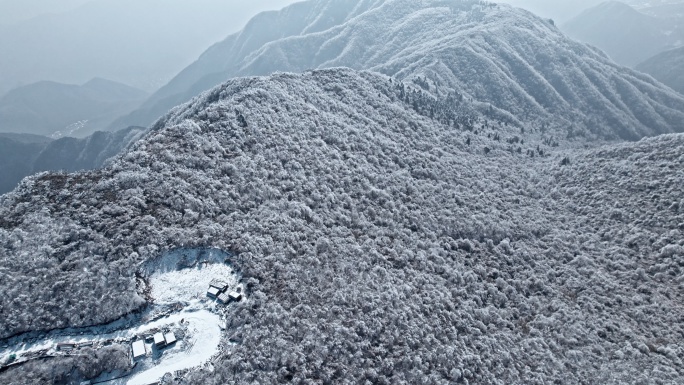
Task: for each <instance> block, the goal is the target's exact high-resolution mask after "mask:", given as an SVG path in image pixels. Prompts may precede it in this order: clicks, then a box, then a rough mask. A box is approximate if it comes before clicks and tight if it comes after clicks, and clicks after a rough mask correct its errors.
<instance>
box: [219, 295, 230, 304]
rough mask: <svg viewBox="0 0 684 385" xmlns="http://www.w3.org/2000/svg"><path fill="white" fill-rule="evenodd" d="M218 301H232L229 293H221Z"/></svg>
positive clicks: (223, 302)
mask: <svg viewBox="0 0 684 385" xmlns="http://www.w3.org/2000/svg"><path fill="white" fill-rule="evenodd" d="M218 301H219V302H220V303H222V304H224V305H226V304H227V303H229V302H230V296H228V293H221V294H220V295H219V296H218Z"/></svg>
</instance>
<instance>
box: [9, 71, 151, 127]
mask: <svg viewBox="0 0 684 385" xmlns="http://www.w3.org/2000/svg"><path fill="white" fill-rule="evenodd" d="M148 96H149V94H147V93H146V92H144V91H141V90H138V89H136V88H133V87H129V86H127V85H124V84H121V83H116V82H112V81H109V80H105V79H92V80H90V81H88V82H87V83H85V84H83V85H72V84H61V83H55V82H47V81H44V82H39V83H35V84H31V85H28V86H24V87H20V88H17V89H14V90H12V91H10V92H9V93H7V94H6V95H4V96H3V97H2V98H0V132H15V133H28V134H38V135H45V136H51V137H53V138H59V137H62V136H77V137H85V136H88V135H90V134H92V133H93V132H94V131H96V130H97V129H100V130H102V129H105V128H107V127H108V126H109V125H110V124H111V123H112V121H113V120H115V119H116V118H117V117H118V116H121V115H122V114H127V113H130V112H131V111H132V110H134V109H135V108H136V107H138V106H139V105H140V104H141V103H142V102H143V101H144V100H145V99H146V98H147V97H148Z"/></svg>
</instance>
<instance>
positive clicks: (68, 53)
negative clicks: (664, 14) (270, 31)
mask: <svg viewBox="0 0 684 385" xmlns="http://www.w3.org/2000/svg"><path fill="white" fill-rule="evenodd" d="M297 1H298V0H0V52H3V53H5V58H4V60H2V61H0V95H2V94H3V93H4V92H7V91H8V90H10V89H12V88H14V87H17V86H20V85H24V84H29V83H32V82H36V81H40V80H53V81H59V82H65V83H82V82H85V81H87V80H89V79H91V78H92V77H96V76H97V77H105V78H108V79H111V80H116V81H120V82H123V83H126V84H129V85H133V86H136V87H139V88H143V89H145V90H148V91H152V90H154V89H155V88H156V87H159V86H161V85H162V84H164V83H166V82H167V81H168V80H169V79H170V78H171V77H172V76H173V75H175V74H176V73H178V71H180V70H181V69H183V68H184V67H185V66H187V65H188V64H190V63H191V62H192V61H194V60H195V59H197V57H198V56H199V55H200V54H201V53H202V52H203V51H204V50H206V49H207V48H208V47H209V46H210V45H211V44H213V43H215V42H217V41H220V40H222V39H224V38H225V37H227V36H228V35H229V34H231V33H234V32H237V31H238V30H239V29H240V28H242V27H243V26H244V24H245V23H246V22H247V21H248V20H249V19H250V18H251V17H252V16H254V15H255V14H256V13H258V12H261V11H264V10H272V9H280V8H283V7H285V6H287V5H289V4H291V3H294V2H297ZM347 1H356V0H347ZM624 1H625V2H631V3H634V2H639V1H641V2H646V1H648V2H652V3H655V2H658V1H664V0H624ZM668 1H673V0H668ZM501 2H506V3H510V4H513V5H515V6H519V7H523V8H526V9H528V10H530V11H532V12H534V13H536V14H538V15H540V16H543V17H547V18H553V19H554V20H555V21H556V23H557V24H558V25H561V24H563V23H564V22H566V21H567V20H568V19H570V18H571V17H573V16H575V15H577V14H578V13H580V12H581V11H582V10H584V9H586V8H588V7H591V6H594V5H596V4H598V3H600V2H602V0H501ZM3 26H4V27H3ZM133 42H135V43H136V44H132V43H133Z"/></svg>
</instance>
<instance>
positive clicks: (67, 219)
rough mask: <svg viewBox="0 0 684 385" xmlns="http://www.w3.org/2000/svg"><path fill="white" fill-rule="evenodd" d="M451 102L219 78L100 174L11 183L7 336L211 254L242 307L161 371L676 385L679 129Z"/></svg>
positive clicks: (364, 82) (374, 90) (368, 81)
mask: <svg viewBox="0 0 684 385" xmlns="http://www.w3.org/2000/svg"><path fill="white" fill-rule="evenodd" d="M397 12H401V10H397ZM450 97H452V98H453V97H454V96H453V95H451V96H450ZM447 98H449V96H443V98H433V97H432V96H431V95H429V94H428V93H427V92H425V91H422V89H421V88H420V87H418V86H412V85H410V84H404V83H400V82H398V81H397V80H396V79H391V78H388V77H384V76H380V75H376V74H373V73H367V72H360V73H359V72H355V71H353V70H349V69H332V70H324V71H314V72H307V73H305V74H303V75H293V74H279V75H274V76H272V77H266V78H247V79H237V80H231V81H229V82H227V83H225V84H223V85H221V86H220V87H217V88H215V89H213V90H211V91H209V92H206V93H204V94H202V95H201V96H200V97H198V98H196V99H194V100H193V101H191V102H190V103H188V104H186V105H183V106H180V107H178V108H176V109H174V110H173V111H172V113H171V114H169V115H168V116H166V117H165V118H164V119H162V120H161V121H159V122H157V124H156V125H155V127H154V129H153V130H152V131H151V132H149V133H148V134H147V135H146V137H145V138H143V139H142V140H140V141H138V142H137V143H136V144H135V145H134V146H133V147H132V148H131V149H130V150H129V151H128V152H126V153H125V154H123V155H121V156H120V157H119V158H118V159H117V160H116V161H115V162H114V164H112V165H110V166H109V167H107V168H105V169H102V170H98V171H92V172H87V173H78V174H71V175H64V174H41V175H38V176H35V177H31V178H29V179H27V180H25V181H24V182H23V183H22V184H21V186H20V187H19V188H18V189H17V190H16V191H14V192H12V193H10V194H8V195H5V196H2V197H0V258H2V260H3V261H5V262H4V263H3V265H2V267H0V269H1V270H0V278H1V279H0V284H1V285H2V287H1V289H2V292H3V293H4V295H3V296H2V297H0V305H2V306H0V311H1V312H2V313H1V314H0V331H2V333H3V336H5V337H6V336H9V335H12V334H15V333H20V332H24V331H28V330H40V329H52V328H57V327H66V326H83V325H91V324H97V323H103V322H108V321H111V320H114V319H116V318H118V317H120V316H122V315H124V314H127V313H129V312H131V311H134V310H135V309H138V308H139V307H140V306H142V305H143V297H141V295H139V294H140V293H138V292H137V290H136V287H137V286H136V273H137V272H139V267H140V266H142V263H143V262H144V261H147V260H149V259H152V258H155V257H157V256H158V255H160V254H161V253H163V251H165V250H171V249H174V248H178V247H195V246H199V247H216V248H220V249H223V250H230V251H232V252H234V253H235V258H234V260H233V261H232V262H233V263H234V264H235V265H236V266H238V268H239V269H240V272H241V274H242V276H243V279H244V282H245V284H246V290H247V294H248V295H249V298H250V299H249V301H245V302H244V303H240V304H237V305H236V306H234V307H232V308H231V309H230V310H229V311H228V313H227V319H228V320H229V322H227V325H226V326H227V330H226V337H225V338H224V339H223V340H222V343H221V344H222V347H221V353H220V354H219V355H217V356H215V357H214V358H213V359H212V364H211V365H206V366H204V367H202V368H197V369H195V370H192V371H190V372H187V373H184V374H183V375H182V377H181V378H179V379H178V380H177V381H174V382H173V383H193V384H226V383H250V384H270V383H284V382H289V381H291V382H295V383H297V382H304V381H305V380H309V381H311V380H314V381H318V382H321V383H364V382H370V383H380V384H382V383H386V384H416V383H422V384H452V383H459V382H460V383H469V384H514V383H524V384H547V383H601V384H622V383H681V382H682V381H684V363H682V359H681V357H682V354H684V345H683V344H682V339H681V336H682V333H684V329H683V328H684V325H682V324H681V322H680V320H681V319H682V317H683V316H684V313H683V311H682V307H681V306H680V304H681V303H682V300H683V299H684V298H682V293H683V291H682V286H681V285H682V282H684V276H683V275H682V261H683V258H684V243H683V242H682V239H684V237H683V234H682V232H683V231H684V227H682V223H684V201H682V196H681V186H682V185H683V184H684V174H682V171H681V170H683V169H684V157H683V156H682V154H684V136H683V135H681V134H679V135H664V136H660V137H657V138H653V139H647V140H642V141H640V142H637V143H630V144H618V145H611V146H605V147H595V148H586V149H574V150H573V149H572V147H573V146H581V147H584V146H585V145H586V144H587V143H586V142H584V141H579V142H575V141H565V140H564V139H559V143H552V141H549V138H545V137H544V134H543V133H541V132H537V131H535V130H533V129H531V128H529V127H525V126H523V127H514V126H513V125H511V124H507V123H506V122H499V121H497V120H496V119H492V118H489V117H484V116H482V115H478V113H477V112H476V111H475V110H476V109H477V107H478V106H477V104H470V103H469V102H468V101H467V100H464V101H462V102H460V101H457V100H458V99H455V100H454V99H447ZM445 100H449V103H446V102H445ZM518 148H519V149H520V150H518ZM55 292H59V293H64V294H63V295H59V296H55V295H52V294H51V293H55ZM29 293H30V296H29V295H28V294H29ZM35 303H41V304H43V305H42V306H35Z"/></svg>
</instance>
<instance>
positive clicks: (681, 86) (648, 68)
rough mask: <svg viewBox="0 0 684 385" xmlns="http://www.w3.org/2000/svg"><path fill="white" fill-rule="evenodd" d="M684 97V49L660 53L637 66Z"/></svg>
mask: <svg viewBox="0 0 684 385" xmlns="http://www.w3.org/2000/svg"><path fill="white" fill-rule="evenodd" d="M636 69H637V70H639V71H641V72H645V73H647V74H649V75H651V76H653V77H654V78H656V79H658V80H659V81H661V82H662V83H663V84H666V85H668V86H670V87H671V88H672V89H673V90H675V91H677V92H679V93H680V94H683V95H684V47H680V48H676V49H673V50H670V51H665V52H663V53H660V54H658V55H656V56H654V57H652V58H650V59H648V60H646V61H644V62H643V63H640V64H639V65H637V66H636Z"/></svg>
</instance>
